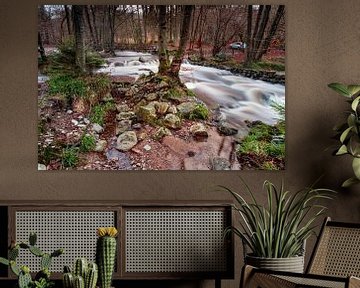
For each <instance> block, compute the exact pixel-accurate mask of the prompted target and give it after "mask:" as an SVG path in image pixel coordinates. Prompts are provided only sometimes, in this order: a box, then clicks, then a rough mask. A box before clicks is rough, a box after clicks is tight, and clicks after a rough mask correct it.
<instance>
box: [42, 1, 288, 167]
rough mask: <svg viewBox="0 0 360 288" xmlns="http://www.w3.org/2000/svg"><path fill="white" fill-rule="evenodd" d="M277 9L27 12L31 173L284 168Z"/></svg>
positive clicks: (48, 8) (281, 25)
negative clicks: (32, 59) (33, 92)
mask: <svg viewBox="0 0 360 288" xmlns="http://www.w3.org/2000/svg"><path fill="white" fill-rule="evenodd" d="M285 138H286V137H285V7H284V5H40V6H38V170H250V169H262V170H282V169H285Z"/></svg>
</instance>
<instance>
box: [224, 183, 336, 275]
mask: <svg viewBox="0 0 360 288" xmlns="http://www.w3.org/2000/svg"><path fill="white" fill-rule="evenodd" d="M241 180H242V179H241ZM242 182H243V185H244V189H245V194H246V195H247V196H248V197H250V199H251V201H247V200H246V199H245V198H244V197H243V196H242V195H243V194H244V193H240V192H234V191H233V190H231V189H229V188H227V187H224V186H220V187H221V189H222V190H225V191H226V192H228V193H230V194H231V195H232V196H233V197H234V200H235V204H234V205H233V209H234V210H235V211H236V212H237V213H238V214H239V216H240V220H239V226H238V227H236V226H233V227H229V228H228V229H227V230H226V233H234V234H235V235H236V236H238V237H239V238H241V240H242V243H243V246H244V252H245V254H244V257H245V264H248V265H252V266H255V267H259V268H265V269H271V270H281V271H284V270H286V271H289V272H299V273H303V270H304V248H305V243H306V240H307V239H308V238H309V237H310V236H311V235H312V234H315V230H316V227H317V221H318V219H319V217H320V216H322V215H324V214H325V211H326V207H325V206H324V205H323V204H321V201H324V200H329V199H332V198H333V196H334V193H335V191H333V190H330V189H323V188H317V189H316V188H313V187H309V188H304V189H301V190H299V191H297V192H295V193H292V192H290V191H286V190H285V188H284V186H283V183H282V184H281V186H280V188H277V187H275V185H274V184H272V183H271V182H269V181H265V182H264V189H265V190H266V194H267V202H266V203H265V204H264V205H263V204H262V203H260V202H259V201H258V200H257V199H256V197H255V194H254V192H253V191H251V189H250V188H249V186H247V185H246V183H245V182H244V181H243V180H242ZM246 250H249V251H250V253H246Z"/></svg>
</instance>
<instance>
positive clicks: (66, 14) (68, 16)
mask: <svg viewBox="0 0 360 288" xmlns="http://www.w3.org/2000/svg"><path fill="white" fill-rule="evenodd" d="M64 10H65V19H66V26H67V30H68V35H71V34H72V32H71V25H70V23H71V21H70V19H71V17H70V11H69V7H68V5H64Z"/></svg>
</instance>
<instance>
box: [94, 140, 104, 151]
mask: <svg viewBox="0 0 360 288" xmlns="http://www.w3.org/2000/svg"><path fill="white" fill-rule="evenodd" d="M106 146H107V142H106V140H98V141H97V142H96V146H95V149H94V151H95V152H104V151H105V148H106Z"/></svg>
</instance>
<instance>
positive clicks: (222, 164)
mask: <svg viewBox="0 0 360 288" xmlns="http://www.w3.org/2000/svg"><path fill="white" fill-rule="evenodd" d="M210 162H211V166H212V170H231V163H230V161H229V160H227V159H225V158H221V157H214V158H212V159H211V161H210Z"/></svg>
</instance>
